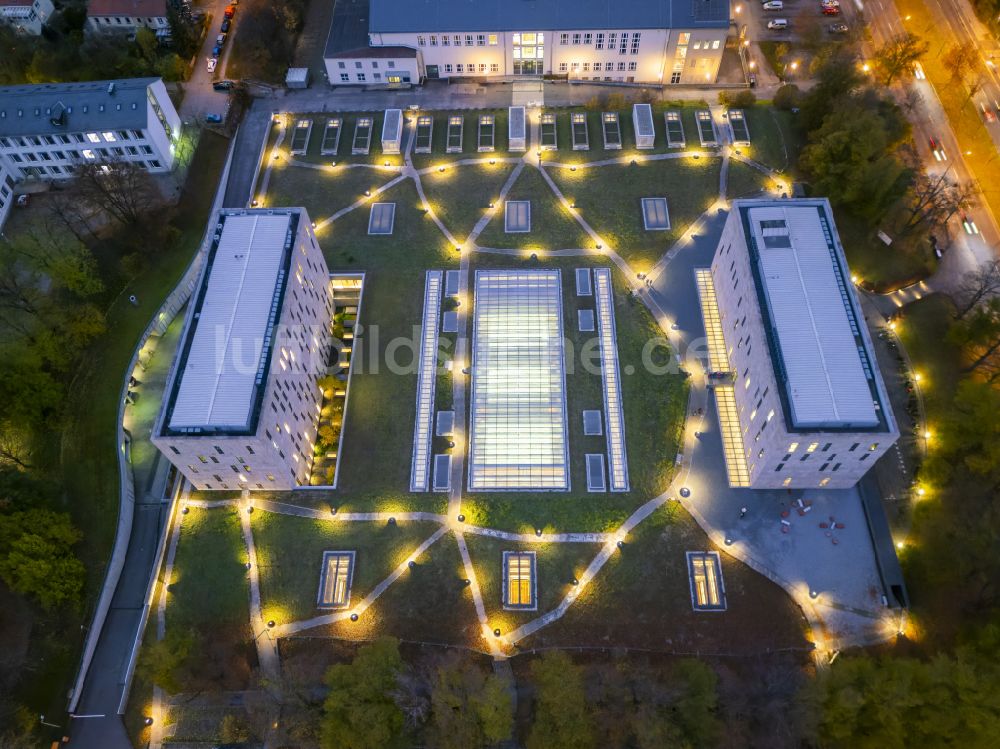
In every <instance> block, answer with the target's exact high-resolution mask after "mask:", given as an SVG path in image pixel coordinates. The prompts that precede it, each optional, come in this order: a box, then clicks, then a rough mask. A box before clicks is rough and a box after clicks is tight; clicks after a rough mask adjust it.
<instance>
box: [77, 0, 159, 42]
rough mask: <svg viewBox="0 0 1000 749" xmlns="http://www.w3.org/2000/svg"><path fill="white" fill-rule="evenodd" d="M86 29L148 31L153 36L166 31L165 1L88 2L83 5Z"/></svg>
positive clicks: (117, 0) (112, 0) (92, 0)
mask: <svg viewBox="0 0 1000 749" xmlns="http://www.w3.org/2000/svg"><path fill="white" fill-rule="evenodd" d="M87 28H88V29H89V30H90V31H101V32H116V31H121V32H129V33H134V32H135V31H137V30H138V29H141V28H148V29H152V30H153V31H155V32H156V34H157V36H164V35H165V34H167V33H168V30H169V29H170V23H169V21H168V20H167V0H90V2H89V3H87Z"/></svg>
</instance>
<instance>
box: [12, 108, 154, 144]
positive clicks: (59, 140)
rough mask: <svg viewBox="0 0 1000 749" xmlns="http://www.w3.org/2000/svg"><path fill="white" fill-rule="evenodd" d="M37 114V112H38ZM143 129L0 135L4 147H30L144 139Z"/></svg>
mask: <svg viewBox="0 0 1000 749" xmlns="http://www.w3.org/2000/svg"><path fill="white" fill-rule="evenodd" d="M36 114H37V112H36ZM145 137H146V136H145V134H144V133H143V132H142V131H141V130H106V131H104V132H102V133H67V134H62V133H60V134H59V135H25V136H23V137H19V136H16V135H12V136H10V137H0V147H2V148H30V147H32V146H55V145H59V144H62V145H70V144H72V143H87V142H90V143H101V142H102V141H103V142H105V143H115V142H117V141H120V140H144V139H145Z"/></svg>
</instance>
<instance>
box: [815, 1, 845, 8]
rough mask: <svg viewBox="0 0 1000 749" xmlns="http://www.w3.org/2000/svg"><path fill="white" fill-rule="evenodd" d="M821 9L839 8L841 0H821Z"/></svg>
mask: <svg viewBox="0 0 1000 749" xmlns="http://www.w3.org/2000/svg"><path fill="white" fill-rule="evenodd" d="M819 4H820V7H821V8H839V7H840V0H820V3H819Z"/></svg>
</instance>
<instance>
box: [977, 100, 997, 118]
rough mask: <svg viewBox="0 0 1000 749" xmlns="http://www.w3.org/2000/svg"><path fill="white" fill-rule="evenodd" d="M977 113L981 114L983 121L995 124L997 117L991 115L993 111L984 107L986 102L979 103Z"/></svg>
mask: <svg viewBox="0 0 1000 749" xmlns="http://www.w3.org/2000/svg"><path fill="white" fill-rule="evenodd" d="M979 111H981V112H982V113H983V119H984V120H986V121H987V122H996V121H997V116H996V115H995V114H994V113H993V110H992V109H990V108H989V107H988V106H986V102H984V101H981V102H979Z"/></svg>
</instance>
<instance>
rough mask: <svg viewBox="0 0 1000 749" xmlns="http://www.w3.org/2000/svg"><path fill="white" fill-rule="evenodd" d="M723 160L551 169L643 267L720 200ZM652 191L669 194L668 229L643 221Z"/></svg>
mask: <svg viewBox="0 0 1000 749" xmlns="http://www.w3.org/2000/svg"><path fill="white" fill-rule="evenodd" d="M720 165H721V161H720V159H718V158H714V157H711V158H705V157H702V158H699V159H694V158H682V159H668V160H665V161H652V162H646V163H643V162H637V163H636V165H635V166H632V165H629V164H625V165H620V166H618V165H614V166H605V167H599V168H593V169H577V170H576V171H575V172H573V171H569V170H568V169H549V174H550V175H551V177H552V179H553V180H554V181H555V182H556V184H558V185H559V187H560V189H561V190H562V192H563V194H564V195H565V196H566V197H567V199H569V200H571V201H574V202H575V203H576V205H577V206H578V207H579V209H580V213H581V215H582V216H583V218H584V219H585V220H586V221H587V223H588V224H590V226H591V227H593V229H594V231H596V232H597V233H598V234H599V235H600V236H601V237H602V238H604V239H605V240H606V241H607V243H608V244H610V245H611V246H612V247H614V248H615V250H616V251H617V252H618V254H619V255H621V256H622V257H623V258H625V260H626V261H628V262H629V263H630V264H631V265H632V266H633V267H634V268H635V269H636V271H638V272H644V271H647V270H649V268H650V267H651V266H652V265H653V264H654V263H655V262H656V261H657V260H659V258H660V257H661V256H662V255H663V253H664V252H666V250H667V249H669V247H670V245H671V244H672V243H673V242H674V241H675V240H676V239H677V238H678V237H679V236H680V235H681V234H682V233H683V232H684V231H685V230H686V229H687V227H688V226H689V225H690V224H691V223H692V222H694V221H695V220H696V219H697V218H698V217H699V216H700V215H701V214H702V213H704V212H705V211H706V210H707V209H708V207H709V206H710V205H711V204H712V203H713V202H714V201H715V200H716V198H717V197H718V194H719V170H720ZM649 197H666V199H667V204H668V208H669V214H670V227H671V228H670V230H669V231H646V229H645V227H644V226H643V221H642V207H641V199H642V198H649ZM483 244H485V242H483Z"/></svg>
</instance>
